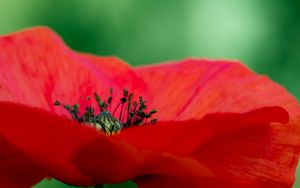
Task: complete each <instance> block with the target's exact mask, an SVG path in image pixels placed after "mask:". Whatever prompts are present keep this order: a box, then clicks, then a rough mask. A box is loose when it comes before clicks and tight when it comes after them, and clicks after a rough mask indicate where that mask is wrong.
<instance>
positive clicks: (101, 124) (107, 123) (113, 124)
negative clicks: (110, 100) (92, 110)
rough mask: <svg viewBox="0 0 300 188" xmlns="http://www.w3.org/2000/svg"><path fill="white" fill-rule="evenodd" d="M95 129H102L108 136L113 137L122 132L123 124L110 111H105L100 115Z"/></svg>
mask: <svg viewBox="0 0 300 188" xmlns="http://www.w3.org/2000/svg"><path fill="white" fill-rule="evenodd" d="M95 127H96V128H97V129H101V130H102V131H103V132H104V134H106V135H112V134H115V133H118V132H119V131H121V129H122V127H123V126H122V123H121V122H120V121H119V120H117V119H116V118H115V117H113V116H112V115H111V114H110V113H109V112H108V111H104V112H101V113H100V114H99V116H98V120H97V121H96V124H95Z"/></svg>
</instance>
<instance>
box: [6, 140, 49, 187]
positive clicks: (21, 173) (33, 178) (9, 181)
mask: <svg viewBox="0 0 300 188" xmlns="http://www.w3.org/2000/svg"><path fill="white" fill-rule="evenodd" d="M0 150H1V153H0V187H10V188H28V187H31V186H32V185H35V184H36V183H37V182H39V181H40V180H41V179H43V178H44V177H45V172H44V171H43V170H42V169H40V167H39V166H37V165H36V163H34V162H33V161H31V160H30V159H29V158H28V157H27V156H25V155H24V154H22V153H21V152H20V151H18V150H17V149H15V148H14V146H12V145H11V144H10V143H8V142H7V141H6V140H5V139H4V138H2V137H1V136H0Z"/></svg>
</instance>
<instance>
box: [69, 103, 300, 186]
mask: <svg viewBox="0 0 300 188" xmlns="http://www.w3.org/2000/svg"><path fill="white" fill-rule="evenodd" d="M270 122H278V123H287V122H288V113H287V112H286V111H285V110H284V109H282V108H280V107H268V108H262V109H258V110H255V111H251V112H248V113H244V114H237V113H236V114H233V113H224V114H220V113H218V114H211V115H208V116H206V117H204V118H203V119H202V120H190V121H185V122H159V123H157V124H156V125H153V126H150V125H148V126H144V127H137V128H134V129H127V130H124V131H122V132H121V134H119V135H116V136H113V137H111V138H112V139H116V140H112V142H111V143H113V142H114V144H112V145H111V146H109V145H107V144H105V143H103V141H101V140H95V141H93V142H91V143H89V144H88V145H86V146H84V147H83V148H82V149H81V150H79V152H78V154H77V155H76V156H75V158H74V163H75V165H76V166H78V168H79V169H81V171H82V173H84V174H86V175H87V176H93V177H94V179H95V180H94V181H98V183H100V182H105V183H111V182H115V181H117V182H119V181H124V180H126V179H130V178H134V177H139V176H144V175H154V176H155V177H156V175H162V176H163V177H164V176H167V177H169V178H167V180H166V181H165V182H166V183H167V182H168V181H169V180H170V179H172V178H173V179H178V181H182V182H184V181H185V180H187V179H188V180H189V181H190V184H188V185H193V181H195V182H194V183H195V185H200V183H201V181H199V178H202V179H203V181H202V185H207V186H208V185H210V186H213V185H221V184H222V181H223V184H224V183H227V184H230V185H232V186H233V187H234V185H236V184H238V185H240V184H242V185H245V186H248V187H253V186H252V185H257V187H258V186H259V185H260V184H257V181H256V179H258V181H259V180H260V178H261V176H260V175H261V174H267V173H269V171H267V170H266V169H265V168H264V165H263V164H260V165H261V166H260V167H261V168H256V169H253V171H249V169H245V168H244V166H243V165H240V163H239V161H238V160H237V162H236V163H235V164H234V165H236V168H240V169H239V170H240V171H245V172H243V173H244V174H247V173H254V174H255V175H256V176H255V178H256V179H255V180H253V179H249V180H245V177H247V176H243V177H240V176H238V175H234V174H230V173H228V172H226V173H224V172H223V173H221V174H218V173H217V172H218V171H216V169H215V168H214V167H216V166H217V165H215V166H212V167H213V168H212V170H213V171H211V170H210V168H211V164H210V163H213V162H214V161H215V160H214V159H213V158H211V159H210V161H209V162H210V163H209V162H207V161H202V158H200V157H198V156H197V155H198V152H199V151H200V154H201V149H202V148H204V149H205V148H206V146H207V145H209V144H211V143H214V142H215V141H216V140H217V141H218V140H219V139H221V138H223V137H225V138H227V137H230V136H231V135H235V133H239V132H241V131H245V130H246V131H247V130H249V135H243V136H247V137H255V136H257V134H258V135H261V137H263V138H264V137H265V138H266V139H258V140H251V141H252V142H249V143H247V142H246V143H247V144H248V145H249V146H252V145H256V146H257V145H261V146H260V147H259V149H257V150H249V152H248V153H247V152H246V153H243V151H245V149H244V150H243V151H242V152H241V153H243V154H244V155H245V156H246V157H249V158H251V157H252V156H253V155H258V156H259V155H261V154H263V153H269V154H270V155H273V156H274V157H273V158H272V159H270V158H267V157H266V158H262V159H261V160H265V161H267V160H272V161H269V162H273V163H276V164H277V165H276V167H274V168H283V165H284V164H285V161H286V160H290V161H292V162H293V163H291V165H290V166H289V167H286V168H285V169H288V172H289V175H293V174H294V173H295V166H296V159H297V154H298V151H295V150H293V151H291V150H290V149H286V150H285V148H283V147H281V151H282V152H280V153H277V152H274V153H273V150H274V149H273V147H274V148H275V147H278V145H269V143H272V142H273V140H272V136H273V135H272V132H271V131H270V132H264V131H265V130H269V129H270V130H271V129H272V128H274V129H276V127H278V126H285V125H280V124H278V123H275V124H272V126H270ZM273 126H274V127H273ZM253 129H255V130H256V131H254V132H253V131H252V130H253ZM246 131H245V132H246ZM247 137H246V138H247ZM269 139H270V140H269ZM287 139H289V138H287ZM124 141H125V142H124ZM239 141H240V142H242V143H244V140H243V138H240V140H237V142H239ZM230 143H231V142H230ZM248 145H244V146H243V147H244V148H246V149H247V147H248ZM107 146H108V147H107ZM269 146H270V148H268V147H269ZM291 147H292V146H291ZM234 149H235V145H233V148H232V150H234ZM236 149H237V150H238V149H240V148H239V147H237V148H236ZM113 150H114V151H113ZM211 150H214V147H212V148H211ZM112 151H113V152H112ZM284 151H286V153H285V152H284ZM256 152H257V153H258V154H256ZM289 152H290V153H289ZM236 153H237V154H239V153H238V151H237V152H236ZM205 154H207V153H205ZM205 156H206V155H205ZM207 156H208V157H209V154H207ZM230 156H231V155H230ZM238 156H241V155H238ZM261 157H265V156H263V155H262V156H261ZM103 159H104V160H103ZM195 159H196V160H195ZM224 159H227V158H226V157H224ZM234 159H236V158H234ZM219 160H221V159H219ZM221 161H222V160H221ZM215 162H216V164H218V161H215ZM245 162H246V161H245ZM224 163H225V164H226V161H224ZM221 164H223V163H221ZM248 164H249V163H248ZM239 165H240V166H239ZM249 165H250V166H251V164H249ZM219 168H220V169H223V168H224V167H223V166H219ZM107 169H109V170H107ZM229 169H230V168H229ZM273 170H274V169H273ZM240 174H242V173H240ZM159 177H161V176H159ZM212 178H215V181H212V180H211V179H212ZM292 178H293V176H292V177H291V178H290V179H288V180H287V179H278V181H280V184H284V183H289V184H290V183H291V179H292ZM142 179H143V178H142ZM230 179H231V180H230ZM225 180H226V181H225ZM107 181H108V182H107ZM216 181H219V182H216ZM231 181H232V182H231ZM265 181H266V182H267V183H268V184H267V185H270V184H271V183H272V180H271V179H265ZM142 182H143V181H142ZM146 182H147V181H146ZM231 183H232V184H231ZM151 185H152V184H151ZM171 185H173V184H171ZM195 187H198V186H195ZM204 187H205V186H204ZM236 187H237V186H236Z"/></svg>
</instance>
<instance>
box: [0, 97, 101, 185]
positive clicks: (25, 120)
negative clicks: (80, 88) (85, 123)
mask: <svg viewBox="0 0 300 188" xmlns="http://www.w3.org/2000/svg"><path fill="white" fill-rule="evenodd" d="M0 114H1V116H0V122H1V126H0V135H2V136H3V137H4V138H5V139H6V140H8V141H9V142H10V143H12V144H13V145H14V146H15V148H17V149H18V150H19V151H21V152H22V153H24V154H25V155H26V156H28V157H29V158H30V159H31V160H27V161H26V163H28V164H30V163H32V162H31V161H34V162H35V163H36V164H37V165H39V166H40V167H41V168H42V169H43V170H44V171H45V172H46V174H47V175H49V176H51V177H54V178H56V179H59V180H61V181H63V182H67V183H71V184H78V185H91V184H92V181H91V178H90V177H87V176H84V175H82V174H81V172H80V171H79V170H78V169H77V168H76V167H75V166H74V165H73V163H72V158H73V154H74V153H75V152H76V150H78V149H79V148H80V147H81V146H82V145H83V144H85V143H86V142H90V141H91V140H94V139H95V138H97V137H103V136H101V134H99V133H97V132H96V131H94V130H93V129H90V128H88V127H82V126H81V125H78V124H76V123H74V122H73V121H71V120H67V119H65V118H62V117H58V116H56V115H54V114H51V113H49V112H46V111H41V110H39V109H35V108H30V107H27V106H23V105H19V104H14V103H9V102H0ZM1 144H2V143H0V145H1ZM22 156H23V155H20V157H22ZM12 170H16V169H12ZM29 170H30V169H29Z"/></svg>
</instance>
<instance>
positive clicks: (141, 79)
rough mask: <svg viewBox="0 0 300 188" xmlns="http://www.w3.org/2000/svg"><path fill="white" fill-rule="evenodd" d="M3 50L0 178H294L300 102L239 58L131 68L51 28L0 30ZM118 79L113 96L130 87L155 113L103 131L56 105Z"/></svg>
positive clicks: (280, 182) (15, 182) (251, 181)
mask: <svg viewBox="0 0 300 188" xmlns="http://www.w3.org/2000/svg"><path fill="white" fill-rule="evenodd" d="M0 49H1V50H0V71H1V74H0V101H1V102H0V122H1V123H0V151H1V152H0V185H1V187H30V186H32V185H34V184H36V183H37V182H39V181H40V180H41V179H43V178H45V177H51V178H56V179H58V180H60V181H62V182H65V183H67V184H72V185H78V186H95V185H100V184H105V183H118V182H123V181H127V180H133V181H134V182H136V183H137V185H138V186H139V187H141V188H148V187H258V188H259V187H272V188H274V187H275V188H276V187H278V188H279V187H291V186H292V185H293V182H294V179H295V169H296V166H297V163H298V159H299V145H300V107H299V104H298V102H297V101H296V99H295V98H294V97H293V96H291V95H290V94H289V93H288V92H287V91H286V90H285V89H284V88H283V87H282V86H280V85H278V84H276V83H274V82H273V81H272V80H270V79H269V78H267V77H265V76H260V75H257V74H255V73H254V72H252V71H251V70H249V69H248V68H246V67H245V66H244V65H242V64H240V63H239V62H235V61H224V60H207V59H187V60H183V61H180V62H169V63H163V64H158V65H150V66H141V67H131V66H129V65H128V64H126V63H123V62H122V61H121V60H119V59H117V58H114V57H97V56H93V55H90V54H86V53H80V52H74V51H73V50H71V49H69V48H68V47H67V46H66V45H65V44H64V43H63V42H62V40H61V39H60V38H59V37H58V36H57V35H56V34H55V33H54V32H53V31H51V30H50V29H48V28H43V27H40V28H33V29H28V30H24V31H21V32H17V33H13V34H11V35H7V36H2V37H1V38H0ZM110 88H112V89H113V91H114V93H113V95H112V97H113V99H112V101H111V106H117V103H118V99H119V98H122V96H123V89H124V88H127V89H128V91H132V92H133V93H134V96H143V98H144V99H146V100H147V103H146V104H147V106H148V109H154V108H155V109H156V110H157V113H156V114H154V116H153V117H154V118H157V119H158V121H157V122H156V123H155V124H149V123H145V124H144V125H140V126H132V127H129V128H126V129H125V128H122V129H121V130H120V131H119V133H118V134H114V135H105V134H102V132H101V131H99V130H97V129H95V128H93V127H92V126H85V125H83V124H81V123H78V122H76V121H73V120H70V116H69V114H68V113H67V111H65V110H64V109H62V108H58V107H55V106H54V104H53V103H54V101H55V100H59V101H60V102H63V103H65V104H75V103H76V102H78V100H80V98H82V97H87V96H93V94H94V93H95V92H96V93H98V94H99V96H100V97H102V98H108V97H109V96H110V94H109V92H108V90H109V89H110ZM84 101H85V100H84ZM96 104H97V103H96V102H95V101H93V102H91V105H96ZM84 105H87V104H84ZM84 105H83V106H84ZM114 118H116V119H118V117H114ZM119 120H120V119H119ZM120 121H121V120H120Z"/></svg>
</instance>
